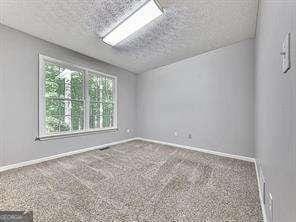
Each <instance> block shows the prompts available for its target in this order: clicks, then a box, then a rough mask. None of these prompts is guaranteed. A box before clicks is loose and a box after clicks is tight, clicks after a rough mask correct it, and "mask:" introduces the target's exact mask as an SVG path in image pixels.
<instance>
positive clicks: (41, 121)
mask: <svg viewBox="0 0 296 222" xmlns="http://www.w3.org/2000/svg"><path fill="white" fill-rule="evenodd" d="M45 62H50V63H53V64H56V65H60V66H62V67H65V68H69V69H72V70H78V71H80V72H82V73H83V79H84V81H83V90H84V101H85V102H84V129H83V130H80V131H71V132H59V133H50V134H48V133H46V128H45V115H46V114H45V108H46V107H45V106H46V104H45V72H44V65H45ZM93 74H97V75H99V76H106V77H108V78H112V79H113V80H114V86H113V87H114V89H113V94H114V114H113V118H114V120H113V126H112V127H105V128H94V129H91V128H89V116H88V115H89V95H88V79H89V76H90V75H93ZM38 97H39V106H38V113H39V118H38V137H37V139H38V140H43V139H50V138H56V137H69V136H77V135H81V134H88V133H95V132H105V131H117V130H118V128H117V76H113V75H109V74H106V73H102V72H100V71H96V70H93V69H89V68H86V67H82V66H79V65H74V64H72V63H69V62H65V61H62V60H58V59H55V58H51V57H48V56H45V55H42V54H39V95H38Z"/></svg>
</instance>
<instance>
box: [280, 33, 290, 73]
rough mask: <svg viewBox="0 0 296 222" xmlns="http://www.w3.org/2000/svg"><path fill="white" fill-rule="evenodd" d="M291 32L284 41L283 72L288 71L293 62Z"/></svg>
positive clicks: (282, 53)
mask: <svg viewBox="0 0 296 222" xmlns="http://www.w3.org/2000/svg"><path fill="white" fill-rule="evenodd" d="M290 38H291V37H290V33H288V34H287V35H286V37H285V39H284V42H283V48H282V52H281V55H282V70H283V73H286V72H287V71H288V70H289V69H290V67H291V63H290Z"/></svg>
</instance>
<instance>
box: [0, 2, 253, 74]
mask: <svg viewBox="0 0 296 222" xmlns="http://www.w3.org/2000/svg"><path fill="white" fill-rule="evenodd" d="M146 1H147V0H0V15H1V16H0V23H2V24H4V25H7V26H10V27H12V28H15V29H18V30H20V31H23V32H26V33H29V34H31V35H33V36H36V37H39V38H41V39H44V40H47V41H49V42H53V43H56V44H58V45H61V46H64V47H67V48H70V49H72V50H75V51H77V52H80V53H82V54H85V55H88V56H91V57H94V58H97V59H99V60H103V61H105V62H108V63H111V64H113V65H117V66H119V67H122V68H124V69H127V70H130V71H132V72H135V73H141V72H144V71H147V70H150V69H153V68H156V67H160V66H163V65H167V64H170V63H173V62H176V61H178V60H181V59H185V58H188V57H191V56H194V55H198V54H201V53H204V52H206V51H210V50H213V49H216V48H219V47H223V46H226V45H230V44H233V43H235V42H238V41H241V40H244V39H248V38H253V37H254V36H255V29H256V17H257V10H258V0H159V3H160V4H161V6H162V7H163V8H164V9H165V12H164V15H163V16H161V17H159V18H157V19H156V20H154V21H153V22H151V23H150V24H148V25H146V26H145V27H144V28H142V29H141V30H140V31H138V32H136V33H135V34H133V35H131V36H130V37H129V38H127V39H125V40H124V41H122V42H121V43H120V44H119V45H117V46H116V47H110V46H108V45H106V44H104V43H103V42H102V41H101V39H100V38H101V37H102V36H104V35H105V34H106V33H108V32H109V31H110V30H111V29H112V28H114V27H115V26H116V25H117V24H118V23H120V22H121V21H122V20H124V19H125V18H126V17H127V16H128V15H130V14H131V13H132V12H133V11H135V10H136V9H137V8H138V7H139V6H141V5H142V4H143V3H145V2H146Z"/></svg>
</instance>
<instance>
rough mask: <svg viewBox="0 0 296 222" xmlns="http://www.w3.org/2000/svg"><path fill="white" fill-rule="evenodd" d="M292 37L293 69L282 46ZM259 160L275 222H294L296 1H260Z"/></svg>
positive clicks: (258, 46) (257, 123)
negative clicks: (284, 68) (285, 67)
mask: <svg viewBox="0 0 296 222" xmlns="http://www.w3.org/2000/svg"><path fill="white" fill-rule="evenodd" d="M287 32H291V34H292V42H291V48H292V55H291V58H292V61H291V62H292V68H291V70H290V71H289V72H288V73H287V74H283V73H282V72H281V56H280V52H281V45H282V41H283V39H284V37H285V35H286V33H287ZM256 36H257V37H256V157H257V158H258V159H259V160H260V162H261V165H262V169H263V173H264V175H265V178H266V181H267V189H268V191H269V192H271V194H272V196H273V200H274V216H275V218H274V222H292V221H296V192H295V188H296V136H295V135H296V67H295V64H296V1H261V7H260V10H259V20H258V24H257V34H256Z"/></svg>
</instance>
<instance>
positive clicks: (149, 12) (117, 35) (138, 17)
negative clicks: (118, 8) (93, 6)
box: [103, 0, 163, 46]
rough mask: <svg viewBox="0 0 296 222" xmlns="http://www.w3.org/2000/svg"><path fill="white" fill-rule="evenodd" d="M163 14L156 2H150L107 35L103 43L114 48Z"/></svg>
mask: <svg viewBox="0 0 296 222" xmlns="http://www.w3.org/2000/svg"><path fill="white" fill-rule="evenodd" d="M162 13H163V11H162V9H161V8H160V6H159V4H158V3H157V2H156V0H150V1H148V2H147V3H146V4H144V5H143V6H142V7H141V8H139V9H138V10H137V11H136V12H135V13H133V14H132V15H131V16H129V17H128V18H127V19H126V20H124V21H123V22H122V23H120V24H119V25H118V26H117V27H116V28H115V29H113V30H112V31H111V32H110V33H109V34H107V35H106V36H105V37H104V38H103V41H104V42H105V43H107V44H109V45H111V46H114V45H116V44H117V43H119V42H121V41H122V40H123V39H125V38H127V37H128V36H130V35H131V34H133V33H134V32H136V31H138V30H139V29H141V28H142V27H143V26H145V25H147V24H148V23H149V22H151V21H153V20H154V19H156V18H157V17H159V16H160V15H162Z"/></svg>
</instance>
